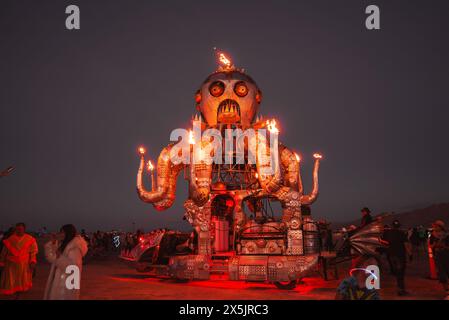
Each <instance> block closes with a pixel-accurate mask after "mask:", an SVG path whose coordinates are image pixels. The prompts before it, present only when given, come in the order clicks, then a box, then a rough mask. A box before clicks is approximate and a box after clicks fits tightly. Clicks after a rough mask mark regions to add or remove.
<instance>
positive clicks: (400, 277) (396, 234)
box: [382, 220, 411, 296]
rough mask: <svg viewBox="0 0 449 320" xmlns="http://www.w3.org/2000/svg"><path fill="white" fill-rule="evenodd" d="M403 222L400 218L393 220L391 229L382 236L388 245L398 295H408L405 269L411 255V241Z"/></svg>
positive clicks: (388, 254) (388, 255)
mask: <svg viewBox="0 0 449 320" xmlns="http://www.w3.org/2000/svg"><path fill="white" fill-rule="evenodd" d="M400 226H401V224H400V223H399V221H398V220H395V221H393V225H392V228H391V229H388V230H385V232H384V234H383V236H382V238H383V240H384V241H385V242H386V243H385V244H387V245H388V248H387V257H388V260H389V262H390V266H391V268H392V270H391V271H392V273H393V275H394V276H395V277H396V282H397V286H398V295H400V296H404V295H407V294H408V293H407V291H406V290H405V269H406V265H407V254H408V255H409V256H410V257H411V250H410V243H409V242H408V238H407V234H406V233H405V232H404V231H402V230H400V229H399V227H400Z"/></svg>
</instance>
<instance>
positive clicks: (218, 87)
mask: <svg viewBox="0 0 449 320" xmlns="http://www.w3.org/2000/svg"><path fill="white" fill-rule="evenodd" d="M224 89H225V85H224V83H223V82H221V81H215V82H212V84H211V85H210V87H209V92H210V94H211V95H213V96H214V97H219V96H221V95H222V94H223V92H224Z"/></svg>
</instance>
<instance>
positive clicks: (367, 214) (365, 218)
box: [360, 207, 373, 228]
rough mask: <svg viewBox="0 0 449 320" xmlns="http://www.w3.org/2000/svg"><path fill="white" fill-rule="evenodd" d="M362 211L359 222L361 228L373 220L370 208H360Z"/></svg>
mask: <svg viewBox="0 0 449 320" xmlns="http://www.w3.org/2000/svg"><path fill="white" fill-rule="evenodd" d="M360 212H361V213H362V222H361V223H360V228H363V227H364V226H366V225H368V224H370V223H371V222H373V217H371V210H370V209H369V208H367V207H365V208H363V209H362V210H360Z"/></svg>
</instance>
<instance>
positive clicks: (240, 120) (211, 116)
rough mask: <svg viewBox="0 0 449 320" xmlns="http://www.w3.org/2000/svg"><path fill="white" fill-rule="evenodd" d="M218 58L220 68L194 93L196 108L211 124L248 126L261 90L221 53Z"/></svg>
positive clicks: (258, 101)
mask: <svg viewBox="0 0 449 320" xmlns="http://www.w3.org/2000/svg"><path fill="white" fill-rule="evenodd" d="M218 59H219V62H220V64H221V65H220V67H219V68H218V70H217V71H216V72H214V73H212V74H211V75H210V76H209V77H208V78H207V79H206V80H205V81H204V82H203V84H202V85H201V88H200V89H199V90H198V91H197V93H196V95H195V101H196V103H197V105H196V107H197V110H198V111H200V112H201V115H202V117H203V119H204V120H205V121H206V123H207V124H208V125H209V126H211V127H215V126H217V125H220V124H234V125H239V126H241V127H243V128H248V127H250V126H251V124H252V123H253V121H254V118H255V116H256V114H257V112H258V109H259V104H260V102H261V100H262V93H261V91H260V90H259V88H258V86H257V84H256V83H255V82H254V80H253V79H252V78H251V77H250V76H248V75H247V74H246V73H244V72H243V71H242V70H239V69H236V68H235V67H234V66H233V65H232V63H231V61H230V60H229V59H228V58H227V57H226V56H225V55H224V54H223V53H219V56H218Z"/></svg>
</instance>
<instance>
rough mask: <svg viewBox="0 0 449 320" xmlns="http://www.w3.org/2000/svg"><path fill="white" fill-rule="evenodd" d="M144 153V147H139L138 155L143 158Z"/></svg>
mask: <svg viewBox="0 0 449 320" xmlns="http://www.w3.org/2000/svg"><path fill="white" fill-rule="evenodd" d="M146 152H147V151H146V150H145V148H144V147H139V154H140V155H141V156H143V155H144V154H145V153H146Z"/></svg>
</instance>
